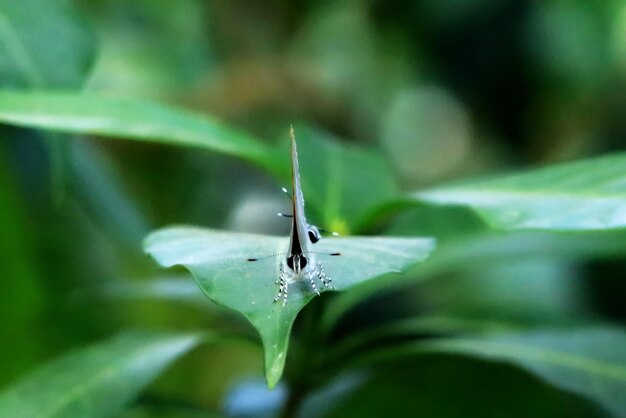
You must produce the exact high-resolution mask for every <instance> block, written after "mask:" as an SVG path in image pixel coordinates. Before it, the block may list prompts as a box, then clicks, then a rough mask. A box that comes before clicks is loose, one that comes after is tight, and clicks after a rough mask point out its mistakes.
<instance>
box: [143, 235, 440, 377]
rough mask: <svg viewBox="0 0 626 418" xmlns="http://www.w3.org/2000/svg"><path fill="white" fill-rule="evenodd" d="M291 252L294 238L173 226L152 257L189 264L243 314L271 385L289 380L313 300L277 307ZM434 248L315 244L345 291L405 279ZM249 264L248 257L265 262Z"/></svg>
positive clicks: (294, 289) (400, 242)
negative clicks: (282, 266) (297, 338)
mask: <svg viewBox="0 0 626 418" xmlns="http://www.w3.org/2000/svg"><path fill="white" fill-rule="evenodd" d="M287 246H288V238H287V237H274V236H263V235H252V234H240V233H232V232H223V231H214V230H209V229H200V228H194V227H171V228H166V229H163V230H160V231H156V232H154V233H152V234H151V235H149V236H148V237H147V238H146V240H145V244H144V248H145V250H146V252H147V253H148V254H150V255H152V256H153V257H154V258H155V259H156V260H157V262H158V263H159V264H161V265H162V266H164V267H171V266H174V265H183V266H185V267H186V268H188V269H189V270H190V271H191V273H192V274H193V275H194V277H195V278H196V280H197V281H198V283H199V284H200V287H201V288H202V290H203V291H204V292H205V293H206V295H207V296H208V297H209V298H210V299H212V300H213V301H214V302H216V303H219V304H221V305H223V306H226V307H229V308H232V309H235V310H237V311H239V312H241V313H242V314H243V315H245V317H246V318H248V320H249V321H250V322H251V323H252V324H253V325H254V327H255V328H256V329H257V330H258V332H259V334H260V336H261V340H262V342H263V348H264V351H265V373H266V378H267V382H268V385H269V386H270V387H273V386H274V385H276V383H277V382H278V380H279V379H280V376H281V375H282V372H283V368H284V365H285V358H286V355H287V344H288V339H289V334H290V332H291V327H292V325H293V321H294V320H295V318H296V315H297V314H298V312H299V311H300V310H301V309H302V308H303V307H304V306H305V305H306V304H307V303H308V302H309V301H310V300H311V299H312V298H313V296H314V293H313V291H312V290H311V289H310V287H309V284H308V283H304V281H300V282H298V283H294V284H293V285H291V286H290V288H289V301H288V303H287V304H286V305H285V306H283V305H282V304H281V303H273V300H274V297H275V296H276V294H277V291H278V287H277V285H276V284H275V283H274V282H275V281H276V280H277V279H278V268H279V263H280V261H281V257H280V256H276V257H271V255H273V254H279V253H283V252H284V251H285V250H286V248H287ZM433 246H434V243H433V241H432V240H430V239H426V238H423V239H419V238H364V237H363V238H361V237H354V238H352V237H351V238H326V239H323V240H321V241H320V242H319V243H317V244H315V247H314V249H315V251H318V252H320V253H334V252H340V253H341V256H338V257H336V256H335V257H332V256H325V255H322V254H318V256H317V257H318V259H319V260H320V261H321V262H322V264H323V266H324V270H325V271H326V273H327V274H328V276H329V277H331V278H332V279H333V284H334V285H335V288H336V289H337V290H345V289H348V288H350V287H353V286H355V285H357V284H360V283H364V282H367V281H370V280H371V279H373V278H375V277H378V276H380V275H383V274H385V273H389V272H400V271H401V270H402V269H405V268H406V267H408V266H409V265H411V264H414V263H416V262H418V261H421V260H423V259H424V258H426V256H427V255H428V254H429V253H430V251H431V250H432V248H433ZM266 256H270V257H269V258H265V259H262V260H260V261H257V262H248V261H247V259H248V258H262V257H266Z"/></svg>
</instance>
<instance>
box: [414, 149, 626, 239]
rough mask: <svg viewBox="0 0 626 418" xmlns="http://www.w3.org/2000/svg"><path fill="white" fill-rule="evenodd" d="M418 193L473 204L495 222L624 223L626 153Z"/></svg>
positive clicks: (523, 225)
mask: <svg viewBox="0 0 626 418" xmlns="http://www.w3.org/2000/svg"><path fill="white" fill-rule="evenodd" d="M414 197H415V198H416V199H418V200H421V201H424V202H430V203H435V204H440V205H464V206H469V207H471V208H473V209H475V210H476V211H477V212H478V213H479V214H480V215H481V216H482V217H483V218H484V219H485V220H486V221H487V222H489V223H490V224H491V225H493V226H495V227H498V228H504V229H544V230H556V231H585V230H604V229H616V228H624V227H626V205H624V201H626V154H624V153H622V154H616V155H609V156H604V157H599V158H592V159H588V160H582V161H576V162H571V163H566V164H560V165H555V166H550V167H546V168H541V169H537V170H531V171H527V172H524V173H520V174H514V175H509V176H505V177H501V178H494V179H492V180H483V181H476V182H468V183H463V184H458V185H451V186H442V187H439V188H434V189H431V190H426V191H423V192H420V193H417V194H415V195H414Z"/></svg>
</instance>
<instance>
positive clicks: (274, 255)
mask: <svg viewBox="0 0 626 418" xmlns="http://www.w3.org/2000/svg"><path fill="white" fill-rule="evenodd" d="M286 254H287V253H276V254H272V255H266V256H265V257H258V258H248V259H247V260H246V261H259V260H266V259H268V258H273V257H278V256H279V255H286Z"/></svg>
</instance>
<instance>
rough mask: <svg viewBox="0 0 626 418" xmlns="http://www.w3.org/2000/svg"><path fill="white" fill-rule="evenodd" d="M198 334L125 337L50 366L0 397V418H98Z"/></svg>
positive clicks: (116, 409) (120, 404) (127, 399)
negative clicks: (0, 417)
mask: <svg viewBox="0 0 626 418" xmlns="http://www.w3.org/2000/svg"><path fill="white" fill-rule="evenodd" d="M202 340H203V338H201V336H200V335H199V334H178V335H176V334H169V335H164V334H161V335H155V334H142V333H128V334H124V335H121V336H118V337H116V338H114V339H112V340H109V341H106V342H103V343H100V344H97V345H95V346H93V347H91V348H87V349H83V350H79V351H76V352H74V353H71V354H68V355H66V356H64V357H62V358H59V359H57V360H54V361H52V362H50V363H48V364H46V365H44V366H43V367H41V368H39V369H38V370H36V371H35V372H33V373H31V374H30V375H27V376H26V377H24V378H23V379H22V380H20V381H18V382H17V383H15V384H14V385H12V386H10V387H8V388H7V389H6V390H5V391H4V392H2V393H0V416H2V417H15V418H66V417H72V418H104V417H109V416H114V415H115V414H117V413H119V412H120V411H121V410H122V409H123V407H124V406H125V405H127V404H128V403H129V402H131V401H132V400H133V398H135V397H136V396H137V394H138V393H139V392H140V391H141V389H142V388H143V387H145V386H146V385H147V384H148V383H150V382H151V381H152V380H153V379H154V378H155V377H156V376H158V375H159V373H161V372H162V371H163V369H165V368H166V367H167V366H168V365H169V364H170V363H171V362H173V361H174V360H176V359H177V358H178V357H180V356H181V355H183V354H184V353H186V352H187V351H189V350H191V349H192V348H194V347H195V346H196V345H198V344H199V343H200V342H202Z"/></svg>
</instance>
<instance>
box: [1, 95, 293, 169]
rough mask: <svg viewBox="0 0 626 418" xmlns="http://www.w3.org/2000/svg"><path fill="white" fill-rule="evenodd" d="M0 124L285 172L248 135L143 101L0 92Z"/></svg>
mask: <svg viewBox="0 0 626 418" xmlns="http://www.w3.org/2000/svg"><path fill="white" fill-rule="evenodd" d="M0 122H3V123H9V124H13V125H17V126H21V127H28V128H38V129H46V130H52V131H57V132H64V133H72V134H90V135H102V136H106V137H109V138H125V139H134V140H137V141H146V142H158V143H163V144H169V145H179V146H181V145H182V146H191V147H196V148H204V149H209V150H212V151H217V152H222V153H224V154H228V155H233V156H235V157H239V158H243V159H246V160H248V161H251V162H253V163H255V164H258V165H261V166H262V167H264V168H266V169H268V170H269V171H270V172H272V173H276V174H279V175H284V173H286V170H287V168H288V164H287V163H288V159H286V158H284V159H277V158H276V157H277V155H276V153H275V152H274V151H273V150H272V149H271V148H269V147H268V146H266V145H265V144H263V143H262V142H261V141H259V140H258V139H256V138H254V137H253V136H251V135H248V134H246V133H244V132H241V131H238V130H235V129H233V128H230V127H227V126H226V125H224V124H222V123H221V122H218V121H217V120H215V119H212V118H210V117H209V116H206V115H200V114H196V113H193V112H189V111H182V110H177V109H175V108H172V107H168V106H165V105H161V104H157V103H153V102H149V101H143V100H135V99H127V98H110V97H103V96H95V95H81V94H71V93H53V92H32V93H30V92H14V91H1V92H0ZM285 143H287V141H285ZM283 160H284V161H283ZM285 177H286V176H285Z"/></svg>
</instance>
